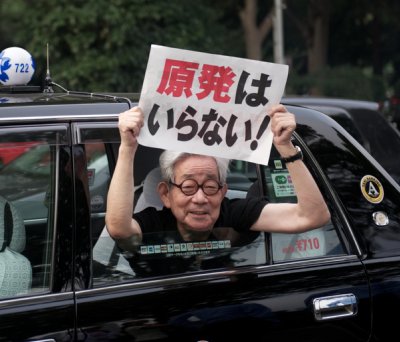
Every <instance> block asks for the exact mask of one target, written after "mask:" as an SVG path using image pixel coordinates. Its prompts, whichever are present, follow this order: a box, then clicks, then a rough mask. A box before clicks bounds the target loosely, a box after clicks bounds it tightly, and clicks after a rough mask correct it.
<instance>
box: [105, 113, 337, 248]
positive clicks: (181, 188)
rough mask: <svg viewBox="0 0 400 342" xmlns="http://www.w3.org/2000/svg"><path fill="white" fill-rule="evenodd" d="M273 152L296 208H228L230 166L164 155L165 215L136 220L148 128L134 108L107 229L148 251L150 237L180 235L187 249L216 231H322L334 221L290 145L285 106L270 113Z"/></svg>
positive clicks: (242, 204)
mask: <svg viewBox="0 0 400 342" xmlns="http://www.w3.org/2000/svg"><path fill="white" fill-rule="evenodd" d="M268 115H269V116H270V119H271V121H270V122H271V129H272V132H273V134H274V140H273V143H274V146H275V147H276V149H277V151H278V153H279V154H280V155H281V157H282V158H286V159H287V162H286V165H287V169H288V170H289V172H290V176H291V179H292V181H293V184H294V187H295V190H296V194H297V199H298V201H297V203H268V202H267V201H266V200H265V199H262V198H249V199H243V200H228V199H226V198H225V194H226V191H227V185H226V183H225V180H226V173H227V166H228V165H227V161H226V160H223V159H220V158H214V157H210V156H204V155H196V154H190V153H174V152H164V153H163V154H162V155H161V157H160V167H161V173H162V178H163V180H162V181H161V182H160V183H159V184H158V188H157V190H158V193H159V196H160V198H161V200H162V202H163V205H164V208H163V209H162V210H156V209H155V208H148V209H145V210H144V211H142V212H140V213H137V214H134V215H133V214H132V208H133V198H134V196H133V189H134V179H133V174H134V173H133V170H134V157H135V153H136V150H137V148H138V142H137V139H136V137H137V136H138V135H139V132H140V129H141V127H142V126H143V120H144V119H143V113H142V111H141V109H140V108H138V107H135V108H132V109H130V110H128V111H126V112H124V113H121V115H120V118H119V130H120V135H121V145H120V148H119V156H118V161H117V165H116V168H115V171H114V175H113V178H112V181H111V184H110V189H109V193H108V200H107V214H106V225H107V229H108V231H109V233H110V235H111V236H112V237H113V238H114V239H116V240H117V241H123V242H124V241H125V242H124V243H123V244H124V245H125V246H126V245H127V242H128V244H134V245H136V246H138V245H140V244H141V243H145V242H146V241H143V240H144V234H146V233H147V232H149V231H150V232H151V231H163V230H164V231H166V230H171V228H172V226H174V229H175V230H176V231H177V232H178V235H179V236H180V239H181V241H204V240H207V239H210V236H212V237H213V238H215V236H217V235H218V234H215V233H216V231H217V229H216V228H217V227H228V226H229V227H233V229H234V230H235V231H238V232H241V233H243V232H248V233H250V232H251V231H252V232H280V233H299V232H304V231H307V230H311V229H315V228H318V227H321V226H322V225H324V224H325V223H327V221H328V220H329V219H330V214H329V211H328V208H327V206H326V203H325V201H324V199H323V197H322V195H321V193H320V191H319V189H318V187H317V185H316V183H315V181H314V179H313V177H312V176H311V174H310V173H309V171H308V169H307V167H306V166H305V165H304V163H303V161H302V158H301V157H300V154H299V153H298V150H297V149H296V148H295V146H294V145H293V144H292V142H291V137H292V133H293V131H294V129H295V127H296V121H295V118H294V115H293V114H291V113H289V112H287V110H286V108H285V107H284V106H283V105H276V106H274V107H273V108H272V109H271V110H270V112H269V113H268Z"/></svg>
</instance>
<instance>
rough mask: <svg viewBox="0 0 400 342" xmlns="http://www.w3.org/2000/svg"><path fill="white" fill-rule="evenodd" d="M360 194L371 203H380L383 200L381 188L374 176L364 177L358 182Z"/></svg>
mask: <svg viewBox="0 0 400 342" xmlns="http://www.w3.org/2000/svg"><path fill="white" fill-rule="evenodd" d="M360 186H361V193H362V194H363V196H364V198H365V199H366V200H367V201H368V202H371V203H380V202H382V200H383V193H384V192H383V186H382V184H381V182H380V181H379V180H378V179H377V178H376V177H374V176H371V175H366V176H364V177H363V178H362V179H361V182H360Z"/></svg>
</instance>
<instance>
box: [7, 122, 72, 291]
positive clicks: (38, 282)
mask: <svg viewBox="0 0 400 342" xmlns="http://www.w3.org/2000/svg"><path fill="white" fill-rule="evenodd" d="M65 135H66V128H65V127H62V126H60V127H55V126H49V127H47V128H46V127H42V128H41V129H40V130H37V129H33V128H31V127H27V128H7V129H4V130H0V154H1V155H2V156H8V157H7V158H5V159H3V160H5V163H3V165H2V166H1V167H0V248H1V251H0V284H1V286H0V297H15V296H21V295H27V294H32V293H40V292H47V291H49V290H50V280H51V275H50V272H51V268H52V257H53V252H52V246H53V240H54V239H53V227H54V215H53V213H54V206H55V198H56V192H57V188H58V187H57V177H56V173H57V170H58V169H57V165H58V164H57V160H58V158H59V143H62V142H65V139H66V138H65ZM10 156H12V157H10Z"/></svg>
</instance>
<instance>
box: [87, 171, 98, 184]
mask: <svg viewBox="0 0 400 342" xmlns="http://www.w3.org/2000/svg"><path fill="white" fill-rule="evenodd" d="M95 175H96V169H87V176H88V179H89V186H93V184H94V178H95Z"/></svg>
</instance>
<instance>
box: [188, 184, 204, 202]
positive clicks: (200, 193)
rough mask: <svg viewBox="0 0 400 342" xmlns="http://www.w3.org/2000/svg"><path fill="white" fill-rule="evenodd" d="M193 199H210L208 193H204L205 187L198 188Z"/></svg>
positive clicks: (198, 200)
mask: <svg viewBox="0 0 400 342" xmlns="http://www.w3.org/2000/svg"><path fill="white" fill-rule="evenodd" d="M192 199H193V200H194V201H195V202H205V201H207V200H208V197H207V195H206V194H205V193H204V191H203V189H202V188H201V187H199V188H198V190H197V191H196V193H195V194H194V195H193V197H192Z"/></svg>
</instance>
